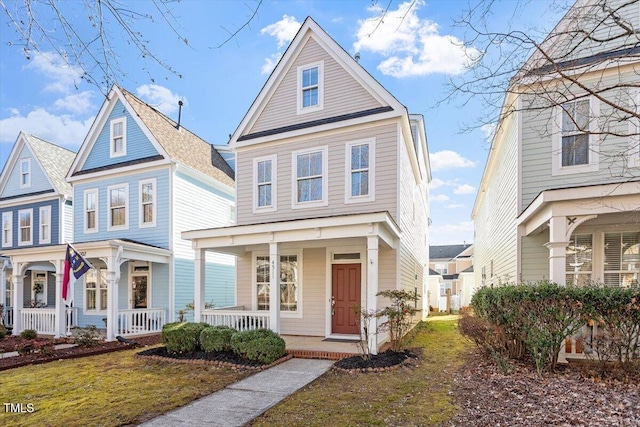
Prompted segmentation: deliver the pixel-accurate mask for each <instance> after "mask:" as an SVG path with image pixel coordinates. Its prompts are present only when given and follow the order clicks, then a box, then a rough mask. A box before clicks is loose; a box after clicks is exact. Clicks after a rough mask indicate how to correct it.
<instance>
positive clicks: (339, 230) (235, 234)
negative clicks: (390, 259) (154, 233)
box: [182, 212, 400, 255]
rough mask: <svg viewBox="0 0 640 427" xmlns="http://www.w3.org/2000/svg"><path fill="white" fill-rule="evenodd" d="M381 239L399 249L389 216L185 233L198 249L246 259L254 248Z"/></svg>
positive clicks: (378, 213)
mask: <svg viewBox="0 0 640 427" xmlns="http://www.w3.org/2000/svg"><path fill="white" fill-rule="evenodd" d="M372 236H377V237H378V238H379V239H380V241H381V242H382V243H383V244H385V245H386V246H388V247H390V248H396V247H397V245H398V241H399V239H400V229H399V228H398V226H397V225H396V224H395V222H394V221H393V219H392V218H391V216H390V215H389V213H388V212H376V213H368V214H357V215H344V216H335V217H327V218H313V219H301V220H296V221H280V222H273V223H266V224H249V225H239V226H232V227H221V228H211V229H206V230H194V231H185V232H183V233H182V238H183V239H186V240H191V241H192V244H193V248H194V249H212V250H215V251H216V252H225V253H231V254H235V255H242V254H244V253H245V252H246V251H247V248H248V247H250V246H254V245H261V244H269V243H286V242H310V241H322V240H333V239H344V238H357V237H372Z"/></svg>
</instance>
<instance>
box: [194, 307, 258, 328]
mask: <svg viewBox="0 0 640 427" xmlns="http://www.w3.org/2000/svg"><path fill="white" fill-rule="evenodd" d="M202 321H203V322H205V323H208V324H210V325H212V326H229V327H231V328H234V329H237V330H239V331H248V330H253V329H270V327H271V324H270V317H269V312H264V311H244V310H203V311H202Z"/></svg>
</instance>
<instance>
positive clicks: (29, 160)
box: [20, 158, 31, 188]
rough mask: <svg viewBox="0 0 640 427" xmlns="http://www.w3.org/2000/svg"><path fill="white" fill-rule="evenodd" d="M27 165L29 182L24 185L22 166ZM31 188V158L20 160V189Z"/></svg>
mask: <svg viewBox="0 0 640 427" xmlns="http://www.w3.org/2000/svg"><path fill="white" fill-rule="evenodd" d="M24 164H26V165H27V178H28V180H27V182H26V183H24V184H23V183H22V165H24ZM30 187H31V158H26V159H21V160H20V188H30Z"/></svg>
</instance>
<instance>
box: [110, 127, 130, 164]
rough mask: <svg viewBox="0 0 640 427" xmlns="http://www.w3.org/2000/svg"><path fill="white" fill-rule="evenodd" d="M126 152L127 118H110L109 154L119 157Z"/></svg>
mask: <svg viewBox="0 0 640 427" xmlns="http://www.w3.org/2000/svg"><path fill="white" fill-rule="evenodd" d="M126 154H127V118H126V117H122V118H119V119H114V120H111V132H110V145H109V155H110V156H111V157H120V156H125V155H126Z"/></svg>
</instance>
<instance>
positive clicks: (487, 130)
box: [480, 123, 497, 144]
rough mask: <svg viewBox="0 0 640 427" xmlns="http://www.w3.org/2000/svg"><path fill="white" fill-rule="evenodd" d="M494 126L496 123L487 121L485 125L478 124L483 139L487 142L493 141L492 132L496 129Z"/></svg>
mask: <svg viewBox="0 0 640 427" xmlns="http://www.w3.org/2000/svg"><path fill="white" fill-rule="evenodd" d="M496 126H497V124H496V123H487V124H486V125H482V126H480V130H481V131H482V133H483V134H484V139H486V140H487V142H488V143H489V144H491V142H492V141H493V134H494V133H495V131H496Z"/></svg>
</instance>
